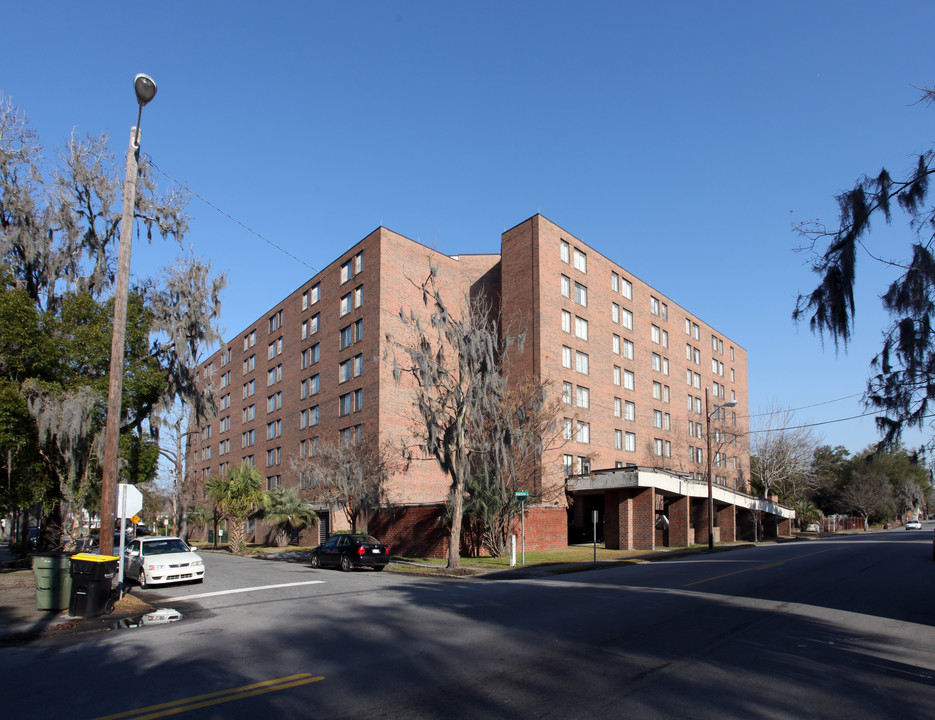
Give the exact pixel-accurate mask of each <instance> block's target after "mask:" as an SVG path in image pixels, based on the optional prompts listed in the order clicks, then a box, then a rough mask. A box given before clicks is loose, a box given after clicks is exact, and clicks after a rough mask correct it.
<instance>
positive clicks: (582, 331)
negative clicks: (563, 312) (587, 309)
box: [575, 315, 588, 340]
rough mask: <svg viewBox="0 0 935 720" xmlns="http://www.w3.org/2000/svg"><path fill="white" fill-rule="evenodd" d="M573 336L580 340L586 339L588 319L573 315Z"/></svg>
mask: <svg viewBox="0 0 935 720" xmlns="http://www.w3.org/2000/svg"><path fill="white" fill-rule="evenodd" d="M575 336H576V337H579V338H581V339H582V340H587V339H588V321H587V320H585V319H584V318H580V317H578V316H577V315H575Z"/></svg>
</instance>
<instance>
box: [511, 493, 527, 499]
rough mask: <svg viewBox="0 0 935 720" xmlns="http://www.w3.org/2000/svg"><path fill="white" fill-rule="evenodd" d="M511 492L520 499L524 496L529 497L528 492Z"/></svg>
mask: <svg viewBox="0 0 935 720" xmlns="http://www.w3.org/2000/svg"><path fill="white" fill-rule="evenodd" d="M513 494H514V495H515V496H516V497H518V498H520V499H521V500H525V499H526V498H528V497H529V493H528V492H523V491H520V492H515V493H513Z"/></svg>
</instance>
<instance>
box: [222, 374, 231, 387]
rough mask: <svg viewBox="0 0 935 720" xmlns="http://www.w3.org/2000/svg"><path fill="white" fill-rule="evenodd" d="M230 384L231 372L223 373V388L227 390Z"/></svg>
mask: <svg viewBox="0 0 935 720" xmlns="http://www.w3.org/2000/svg"><path fill="white" fill-rule="evenodd" d="M229 382H230V371H228V372H226V373H223V374H222V375H221V388H222V389H223V388H226V387H227V385H228V383H229Z"/></svg>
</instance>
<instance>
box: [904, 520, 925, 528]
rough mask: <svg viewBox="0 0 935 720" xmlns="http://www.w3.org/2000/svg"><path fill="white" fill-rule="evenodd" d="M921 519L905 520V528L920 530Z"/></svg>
mask: <svg viewBox="0 0 935 720" xmlns="http://www.w3.org/2000/svg"><path fill="white" fill-rule="evenodd" d="M921 529H922V521H921V520H907V521H906V530H921Z"/></svg>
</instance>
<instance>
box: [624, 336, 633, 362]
mask: <svg viewBox="0 0 935 720" xmlns="http://www.w3.org/2000/svg"><path fill="white" fill-rule="evenodd" d="M623 356H624V357H625V358H626V359H627V360H632V359H633V343H632V342H631V341H629V340H624V341H623Z"/></svg>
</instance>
